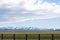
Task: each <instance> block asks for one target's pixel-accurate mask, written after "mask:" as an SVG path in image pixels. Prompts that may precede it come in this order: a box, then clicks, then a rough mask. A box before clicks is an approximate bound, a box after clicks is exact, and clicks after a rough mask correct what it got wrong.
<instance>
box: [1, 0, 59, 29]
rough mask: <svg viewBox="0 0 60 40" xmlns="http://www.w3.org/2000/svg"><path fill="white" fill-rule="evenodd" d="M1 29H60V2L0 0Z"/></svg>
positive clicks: (49, 0) (56, 0)
mask: <svg viewBox="0 0 60 40" xmlns="http://www.w3.org/2000/svg"><path fill="white" fill-rule="evenodd" d="M1 27H7V28H8V27H12V28H16V27H18V28H20V27H33V28H36V27H37V28H40V29H60V0H0V28H1Z"/></svg>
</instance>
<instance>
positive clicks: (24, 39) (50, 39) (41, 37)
mask: <svg viewBox="0 0 60 40" xmlns="http://www.w3.org/2000/svg"><path fill="white" fill-rule="evenodd" d="M18 39H19V40H32V39H33V40H60V34H0V40H18Z"/></svg>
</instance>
